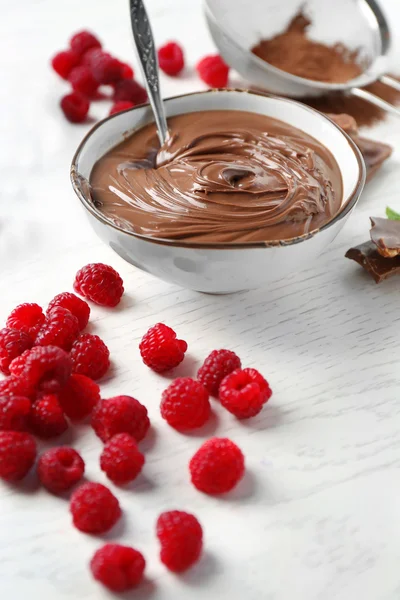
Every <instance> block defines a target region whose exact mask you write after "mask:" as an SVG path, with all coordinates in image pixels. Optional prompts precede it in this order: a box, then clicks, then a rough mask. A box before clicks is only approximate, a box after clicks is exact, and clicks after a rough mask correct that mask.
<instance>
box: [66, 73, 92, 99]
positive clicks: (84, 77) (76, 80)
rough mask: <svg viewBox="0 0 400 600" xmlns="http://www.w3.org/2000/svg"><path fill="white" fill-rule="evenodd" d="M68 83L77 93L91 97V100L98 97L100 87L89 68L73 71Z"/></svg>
mask: <svg viewBox="0 0 400 600" xmlns="http://www.w3.org/2000/svg"><path fill="white" fill-rule="evenodd" d="M68 81H69V82H70V84H71V85H72V89H73V90H74V91H75V92H79V93H80V94H83V95H84V96H89V98H90V97H92V96H95V95H96V92H97V88H98V87H99V84H98V83H97V81H96V80H95V78H94V77H93V75H92V72H91V70H90V69H89V67H86V66H84V65H82V66H79V67H75V68H74V69H72V71H71V73H70V74H69V77H68Z"/></svg>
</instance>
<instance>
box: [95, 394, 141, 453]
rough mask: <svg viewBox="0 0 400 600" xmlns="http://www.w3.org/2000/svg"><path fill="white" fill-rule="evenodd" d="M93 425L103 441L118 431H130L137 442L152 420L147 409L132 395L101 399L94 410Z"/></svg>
mask: <svg viewBox="0 0 400 600" xmlns="http://www.w3.org/2000/svg"><path fill="white" fill-rule="evenodd" d="M92 427H93V429H94V431H95V433H96V434H97V435H98V436H99V438H100V439H101V440H102V441H103V442H107V440H109V439H110V438H112V437H113V436H114V435H116V434H117V433H129V435H131V436H132V437H133V438H134V439H135V440H136V441H137V442H140V441H141V440H142V439H143V438H144V436H145V435H146V433H147V431H148V429H149V427H150V421H149V417H148V416H147V409H146V407H145V406H143V404H140V402H138V400H135V398H132V397H131V396H114V398H108V399H106V400H101V401H100V402H99V403H98V404H97V406H96V407H95V408H94V410H93V412H92Z"/></svg>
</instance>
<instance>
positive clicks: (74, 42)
mask: <svg viewBox="0 0 400 600" xmlns="http://www.w3.org/2000/svg"><path fill="white" fill-rule="evenodd" d="M69 45H70V47H71V50H73V51H74V52H76V53H77V54H78V55H79V56H82V54H84V53H85V52H87V50H89V48H101V43H100V41H99V40H98V39H97V37H96V36H95V35H93V33H90V31H79V32H78V33H75V35H73V36H72V38H71V39H70V42H69Z"/></svg>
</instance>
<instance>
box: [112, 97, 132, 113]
mask: <svg viewBox="0 0 400 600" xmlns="http://www.w3.org/2000/svg"><path fill="white" fill-rule="evenodd" d="M134 106H135V105H134V104H133V102H129V101H128V100H120V101H119V102H115V103H114V104H113V105H112V107H111V109H110V112H109V115H110V116H111V115H115V114H117V113H119V112H122V111H123V110H128V109H129V108H133V107H134Z"/></svg>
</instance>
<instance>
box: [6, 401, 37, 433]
mask: <svg viewBox="0 0 400 600" xmlns="http://www.w3.org/2000/svg"><path fill="white" fill-rule="evenodd" d="M30 412H31V402H30V400H29V399H28V398H26V397H25V396H0V430H1V431H27V430H28V429H29V415H30Z"/></svg>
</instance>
